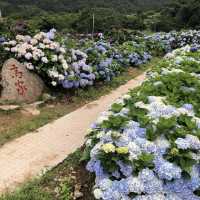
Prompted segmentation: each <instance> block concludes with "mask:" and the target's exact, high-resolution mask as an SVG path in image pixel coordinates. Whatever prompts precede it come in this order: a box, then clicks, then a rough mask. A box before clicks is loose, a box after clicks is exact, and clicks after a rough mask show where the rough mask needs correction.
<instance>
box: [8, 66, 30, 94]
mask: <svg viewBox="0 0 200 200" xmlns="http://www.w3.org/2000/svg"><path fill="white" fill-rule="evenodd" d="M10 71H11V73H12V78H16V79H17V80H16V82H15V86H16V90H17V92H18V94H19V95H21V96H24V95H25V94H26V92H27V90H28V89H27V87H26V85H25V83H24V81H23V72H21V71H20V70H19V68H18V67H17V66H16V65H15V64H13V65H12V66H11V67H10Z"/></svg>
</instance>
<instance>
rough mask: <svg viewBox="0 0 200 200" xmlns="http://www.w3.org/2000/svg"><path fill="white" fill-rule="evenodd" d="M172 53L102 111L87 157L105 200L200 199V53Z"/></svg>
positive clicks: (97, 190)
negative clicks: (132, 88) (143, 78)
mask: <svg viewBox="0 0 200 200" xmlns="http://www.w3.org/2000/svg"><path fill="white" fill-rule="evenodd" d="M191 50H192V48H191V46H186V47H184V48H181V49H178V50H175V51H173V52H172V53H170V54H168V55H166V57H165V59H164V60H163V61H162V62H161V63H160V64H159V65H158V66H157V67H155V68H154V69H152V70H151V71H150V72H148V74H147V79H146V81H145V82H144V83H143V84H142V85H141V86H140V87H138V88H136V89H134V90H132V91H130V92H129V94H127V95H125V96H123V97H122V98H120V99H118V100H117V101H116V102H115V103H114V104H113V105H112V106H111V107H110V109H109V111H108V112H104V113H102V115H101V116H100V117H99V118H98V120H97V121H96V122H95V123H94V124H92V126H91V129H90V130H89V132H88V136H87V142H86V148H85V152H84V156H83V159H85V160H88V163H87V167H86V168H87V170H88V171H89V172H91V173H94V174H95V177H96V178H95V185H94V197H95V199H101V200H200V166H199V161H200V109H199V105H200V75H199V72H200V51H195V52H193V51H192V52H191Z"/></svg>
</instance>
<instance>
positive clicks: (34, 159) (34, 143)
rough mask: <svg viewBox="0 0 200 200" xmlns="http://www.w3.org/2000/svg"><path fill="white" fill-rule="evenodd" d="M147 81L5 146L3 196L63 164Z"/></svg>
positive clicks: (0, 153) (0, 162)
mask: <svg viewBox="0 0 200 200" xmlns="http://www.w3.org/2000/svg"><path fill="white" fill-rule="evenodd" d="M144 79H145V73H144V74H142V75H140V76H138V77H136V78H135V79H133V80H131V81H129V82H128V83H126V84H125V85H123V86H121V87H119V88H118V89H116V90H114V91H113V92H111V93H110V94H108V95H106V96H103V97H101V98H100V99H99V100H97V101H94V102H92V103H89V104H87V105H85V106H83V107H82V108H80V109H78V110H76V111H74V112H72V113H69V114H68V115H66V116H64V117H62V118H60V119H58V120H56V121H54V122H52V123H50V124H47V125H45V126H44V127H42V128H39V129H38V130H37V131H34V132H32V133H29V134H27V135H25V136H22V137H20V138H18V139H15V140H14V141H12V142H9V143H7V144H5V145H4V146H3V147H2V148H0V192H4V191H5V190H7V189H9V190H10V189H11V190H12V189H14V188H15V187H17V186H19V185H20V184H21V183H23V182H24V181H26V180H28V179H30V178H32V177H33V176H37V175H40V174H41V173H42V172H44V170H45V169H49V168H52V167H54V166H56V165H57V164H59V163H60V162H62V161H63V160H64V159H65V158H66V157H67V156H68V155H69V154H70V153H72V152H74V151H75V150H76V149H77V148H79V147H81V145H83V143H84V137H85V134H86V132H87V129H88V128H89V126H90V124H91V123H92V122H94V121H95V119H97V117H98V115H99V114H100V113H101V112H103V111H105V110H107V109H108V107H109V105H110V104H112V103H113V102H114V101H115V100H116V99H117V98H119V97H121V96H122V95H123V94H125V93H127V92H128V90H129V89H131V88H134V87H137V86H139V85H140V84H141V83H142V81H143V80H144Z"/></svg>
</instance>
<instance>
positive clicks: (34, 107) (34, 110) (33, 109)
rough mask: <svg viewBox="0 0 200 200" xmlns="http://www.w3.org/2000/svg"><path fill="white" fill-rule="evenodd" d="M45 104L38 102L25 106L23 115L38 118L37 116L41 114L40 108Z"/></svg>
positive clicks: (22, 111)
mask: <svg viewBox="0 0 200 200" xmlns="http://www.w3.org/2000/svg"><path fill="white" fill-rule="evenodd" d="M43 103H44V102H43V101H37V102H35V103H32V104H27V105H24V106H23V107H22V110H21V113H22V114H30V115H33V116H37V115H39V114H40V110H39V109H38V106H39V105H41V104H43Z"/></svg>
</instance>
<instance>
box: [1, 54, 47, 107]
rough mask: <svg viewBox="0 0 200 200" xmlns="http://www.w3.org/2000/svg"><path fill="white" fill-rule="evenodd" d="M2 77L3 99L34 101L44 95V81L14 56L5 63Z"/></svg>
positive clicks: (24, 101) (20, 101)
mask: <svg viewBox="0 0 200 200" xmlns="http://www.w3.org/2000/svg"><path fill="white" fill-rule="evenodd" d="M1 78H2V80H1V86H2V88H3V89H2V91H1V98H0V99H1V100H3V101H11V102H16V103H32V102H34V101H36V100H37V99H38V98H39V97H40V96H41V95H42V92H43V89H44V84H43V81H42V80H41V79H40V78H39V77H38V76H37V75H36V74H35V73H32V72H30V71H29V70H28V69H26V67H25V66H24V65H22V64H21V63H19V62H18V61H17V60H15V59H13V58H11V59H9V60H7V61H6V62H5V63H4V65H3V67H2V72H1Z"/></svg>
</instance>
